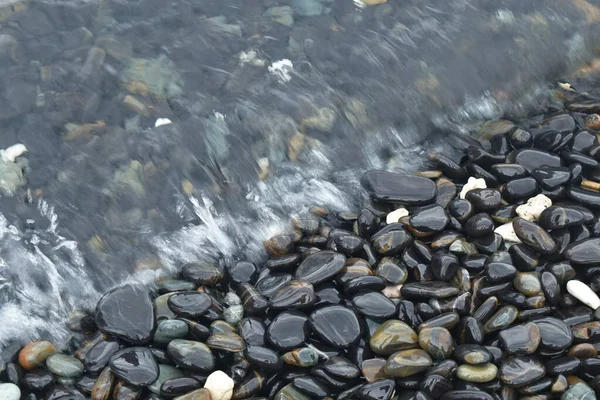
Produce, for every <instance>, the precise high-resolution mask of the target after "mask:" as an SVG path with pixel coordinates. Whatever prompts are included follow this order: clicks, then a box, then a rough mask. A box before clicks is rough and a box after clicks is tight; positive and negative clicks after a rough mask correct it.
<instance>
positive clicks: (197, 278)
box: [181, 262, 223, 286]
mask: <svg viewBox="0 0 600 400" xmlns="http://www.w3.org/2000/svg"><path fill="white" fill-rule="evenodd" d="M181 275H182V276H183V277H184V278H185V279H187V280H189V281H192V282H194V283H195V284H196V285H198V286H203V285H213V284H215V283H217V282H219V281H220V280H221V279H222V278H223V271H221V269H220V268H219V266H218V265H216V264H215V263H209V262H193V263H188V264H186V265H184V266H183V268H182V269H181Z"/></svg>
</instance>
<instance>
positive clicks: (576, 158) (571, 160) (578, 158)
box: [560, 150, 600, 168]
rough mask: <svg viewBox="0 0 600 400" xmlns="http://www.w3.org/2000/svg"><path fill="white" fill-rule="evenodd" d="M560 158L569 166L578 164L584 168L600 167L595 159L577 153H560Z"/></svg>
mask: <svg viewBox="0 0 600 400" xmlns="http://www.w3.org/2000/svg"><path fill="white" fill-rule="evenodd" d="M560 156H561V157H562V159H563V160H564V162H565V163H566V164H567V165H570V164H575V163H577V164H581V166H582V167H583V168H596V167H598V165H600V164H598V160H596V159H595V158H594V157H590V156H588V155H585V154H581V153H579V152H577V151H567V150H565V151H562V152H561V153H560Z"/></svg>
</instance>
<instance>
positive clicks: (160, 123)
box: [154, 118, 173, 128]
mask: <svg viewBox="0 0 600 400" xmlns="http://www.w3.org/2000/svg"><path fill="white" fill-rule="evenodd" d="M172 123H173V122H171V120H170V119H169V118H159V119H157V120H156V122H155V123H154V127H155V128H158V127H159V126H163V125H170V124H172Z"/></svg>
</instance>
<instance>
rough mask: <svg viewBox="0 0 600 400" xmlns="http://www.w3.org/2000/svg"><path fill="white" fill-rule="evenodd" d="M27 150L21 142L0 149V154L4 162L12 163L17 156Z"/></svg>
mask: <svg viewBox="0 0 600 400" xmlns="http://www.w3.org/2000/svg"><path fill="white" fill-rule="evenodd" d="M26 152H27V147H25V145H23V144H21V143H17V144H13V145H12V146H9V147H7V148H6V149H4V150H0V155H1V156H2V160H4V162H11V163H14V162H15V160H16V159H17V157H19V156H20V155H21V154H23V153H26Z"/></svg>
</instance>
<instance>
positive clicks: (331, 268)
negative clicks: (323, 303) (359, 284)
mask: <svg viewBox="0 0 600 400" xmlns="http://www.w3.org/2000/svg"><path fill="white" fill-rule="evenodd" d="M345 262H346V257H344V255H343V254H340V253H336V252H335V251H331V250H323V251H320V252H318V253H315V254H313V255H311V256H308V257H307V258H306V259H305V260H304V261H302V263H300V265H299V266H298V269H296V274H295V278H296V280H301V281H307V282H309V283H312V284H313V285H316V284H318V283H321V282H324V281H326V280H328V279H330V278H332V277H334V276H335V275H337V274H338V273H339V272H340V271H341V270H342V268H344V264H345ZM257 286H258V285H257Z"/></svg>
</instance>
